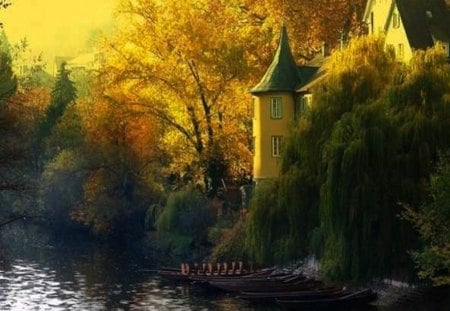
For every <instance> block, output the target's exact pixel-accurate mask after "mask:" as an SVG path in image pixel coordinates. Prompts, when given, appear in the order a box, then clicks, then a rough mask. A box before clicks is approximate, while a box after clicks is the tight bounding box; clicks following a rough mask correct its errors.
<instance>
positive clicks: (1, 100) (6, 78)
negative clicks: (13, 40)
mask: <svg viewBox="0 0 450 311" xmlns="http://www.w3.org/2000/svg"><path fill="white" fill-rule="evenodd" d="M5 44H7V42H6V43H5V42H0V107H1V106H3V105H5V102H6V100H7V99H8V98H10V97H11V96H12V95H13V94H14V93H15V92H16V90H17V79H16V76H15V75H14V73H13V71H12V65H11V56H10V54H9V52H8V50H9V49H8V48H4V47H3V46H4V45H5Z"/></svg>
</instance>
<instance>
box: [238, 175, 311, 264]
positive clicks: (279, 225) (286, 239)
mask: <svg viewBox="0 0 450 311" xmlns="http://www.w3.org/2000/svg"><path fill="white" fill-rule="evenodd" d="M305 181H306V179H305V178H304V176H303V175H302V172H301V170H299V169H297V168H295V167H292V169H291V170H289V171H288V172H286V173H285V174H283V175H282V176H281V177H280V179H279V180H276V181H264V182H261V183H260V184H258V186H257V187H256V192H255V194H254V195H253V198H252V201H251V208H250V215H249V220H248V225H247V231H246V233H247V234H246V237H247V244H248V246H249V250H250V254H251V255H252V256H253V257H254V259H255V260H256V261H257V262H258V263H261V264H271V263H286V262H289V261H291V260H293V259H301V258H302V257H303V256H305V255H306V254H307V253H308V250H309V240H310V238H311V234H310V232H311V230H312V228H314V226H315V225H316V222H317V208H310V207H311V206H314V204H315V202H317V195H318V193H317V191H315V189H313V188H312V187H310V186H309V185H308V184H307V183H306V182H305ZM286 216H287V217H286Z"/></svg>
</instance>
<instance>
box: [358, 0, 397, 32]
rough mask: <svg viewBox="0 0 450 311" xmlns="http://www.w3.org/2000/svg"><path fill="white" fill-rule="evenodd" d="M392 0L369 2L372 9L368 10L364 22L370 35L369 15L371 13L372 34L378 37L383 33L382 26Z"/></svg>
mask: <svg viewBox="0 0 450 311" xmlns="http://www.w3.org/2000/svg"><path fill="white" fill-rule="evenodd" d="M392 1H393V0H374V1H372V2H371V4H372V7H371V8H370V9H369V11H368V13H367V15H366V20H365V22H366V23H367V24H368V25H369V32H370V33H372V32H371V31H372V27H371V25H370V22H371V17H370V16H371V13H373V21H374V23H373V24H374V25H373V34H375V35H379V34H382V33H384V26H385V23H386V19H387V16H388V13H389V9H390V7H391V4H392Z"/></svg>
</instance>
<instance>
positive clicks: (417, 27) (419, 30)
mask: <svg viewBox="0 0 450 311" xmlns="http://www.w3.org/2000/svg"><path fill="white" fill-rule="evenodd" d="M449 7H450V1H449V0H368V1H367V4H366V9H365V12H364V21H365V22H366V23H367V26H368V30H369V34H375V35H377V34H379V35H384V36H385V41H386V48H389V49H392V50H393V51H395V55H396V57H397V59H398V60H399V61H402V62H408V61H409V60H410V59H411V57H412V53H413V51H414V50H423V49H427V48H429V47H432V46H433V45H435V44H436V43H438V42H439V43H440V44H441V45H442V46H443V47H444V49H445V51H446V53H447V55H448V56H450V48H449V43H450V9H449Z"/></svg>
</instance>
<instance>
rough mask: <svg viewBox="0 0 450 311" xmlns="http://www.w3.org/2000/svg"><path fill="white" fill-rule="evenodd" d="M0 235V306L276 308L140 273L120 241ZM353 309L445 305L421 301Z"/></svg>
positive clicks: (140, 260)
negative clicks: (58, 242)
mask: <svg viewBox="0 0 450 311" xmlns="http://www.w3.org/2000/svg"><path fill="white" fill-rule="evenodd" d="M22 229H23V228H22ZM0 234H1V235H2V239H1V240H2V242H1V243H2V244H1V247H2V248H1V249H0V310H158V311H159V310H162V311H163V310H281V309H280V308H279V307H278V306H277V305H273V304H265V305H251V304H249V303H247V302H245V301H241V300H238V299H236V298H235V297H234V296H233V295H229V294H225V293H218V292H212V291H210V290H207V289H205V288H202V287H198V286H195V285H182V284H171V283H165V282H164V281H163V280H160V279H158V278H157V277H155V276H154V275H152V274H149V273H147V272H143V269H148V268H149V267H151V266H152V262H149V260H150V259H149V258H146V257H145V256H144V255H142V254H141V253H139V252H136V251H135V250H133V249H130V248H128V247H125V246H123V247H121V248H117V247H115V248H112V247H108V246H98V245H95V246H93V245H89V246H86V245H83V246H82V247H81V246H80V243H75V244H74V243H70V244H71V245H70V246H68V245H66V244H65V245H64V246H62V245H58V246H55V245H51V244H50V242H49V240H48V237H47V236H46V235H45V234H42V233H39V231H33V232H32V233H30V232H26V233H24V232H23V231H20V230H19V231H17V230H16V231H14V230H12V231H8V232H5V231H2V232H0ZM77 244H78V245H77ZM76 245H77V246H76ZM441 307H442V308H441ZM358 310H360V311H365V310H376V311H379V310H389V311H391V310H405V311H406V310H417V311H419V310H420V311H434V310H449V309H447V307H446V306H444V305H443V304H442V303H441V302H436V303H432V302H428V301H427V302H422V303H419V304H418V303H413V304H410V305H406V306H405V305H404V306H402V307H399V306H395V307H389V308H387V307H380V306H378V307H365V308H363V309H358Z"/></svg>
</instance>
